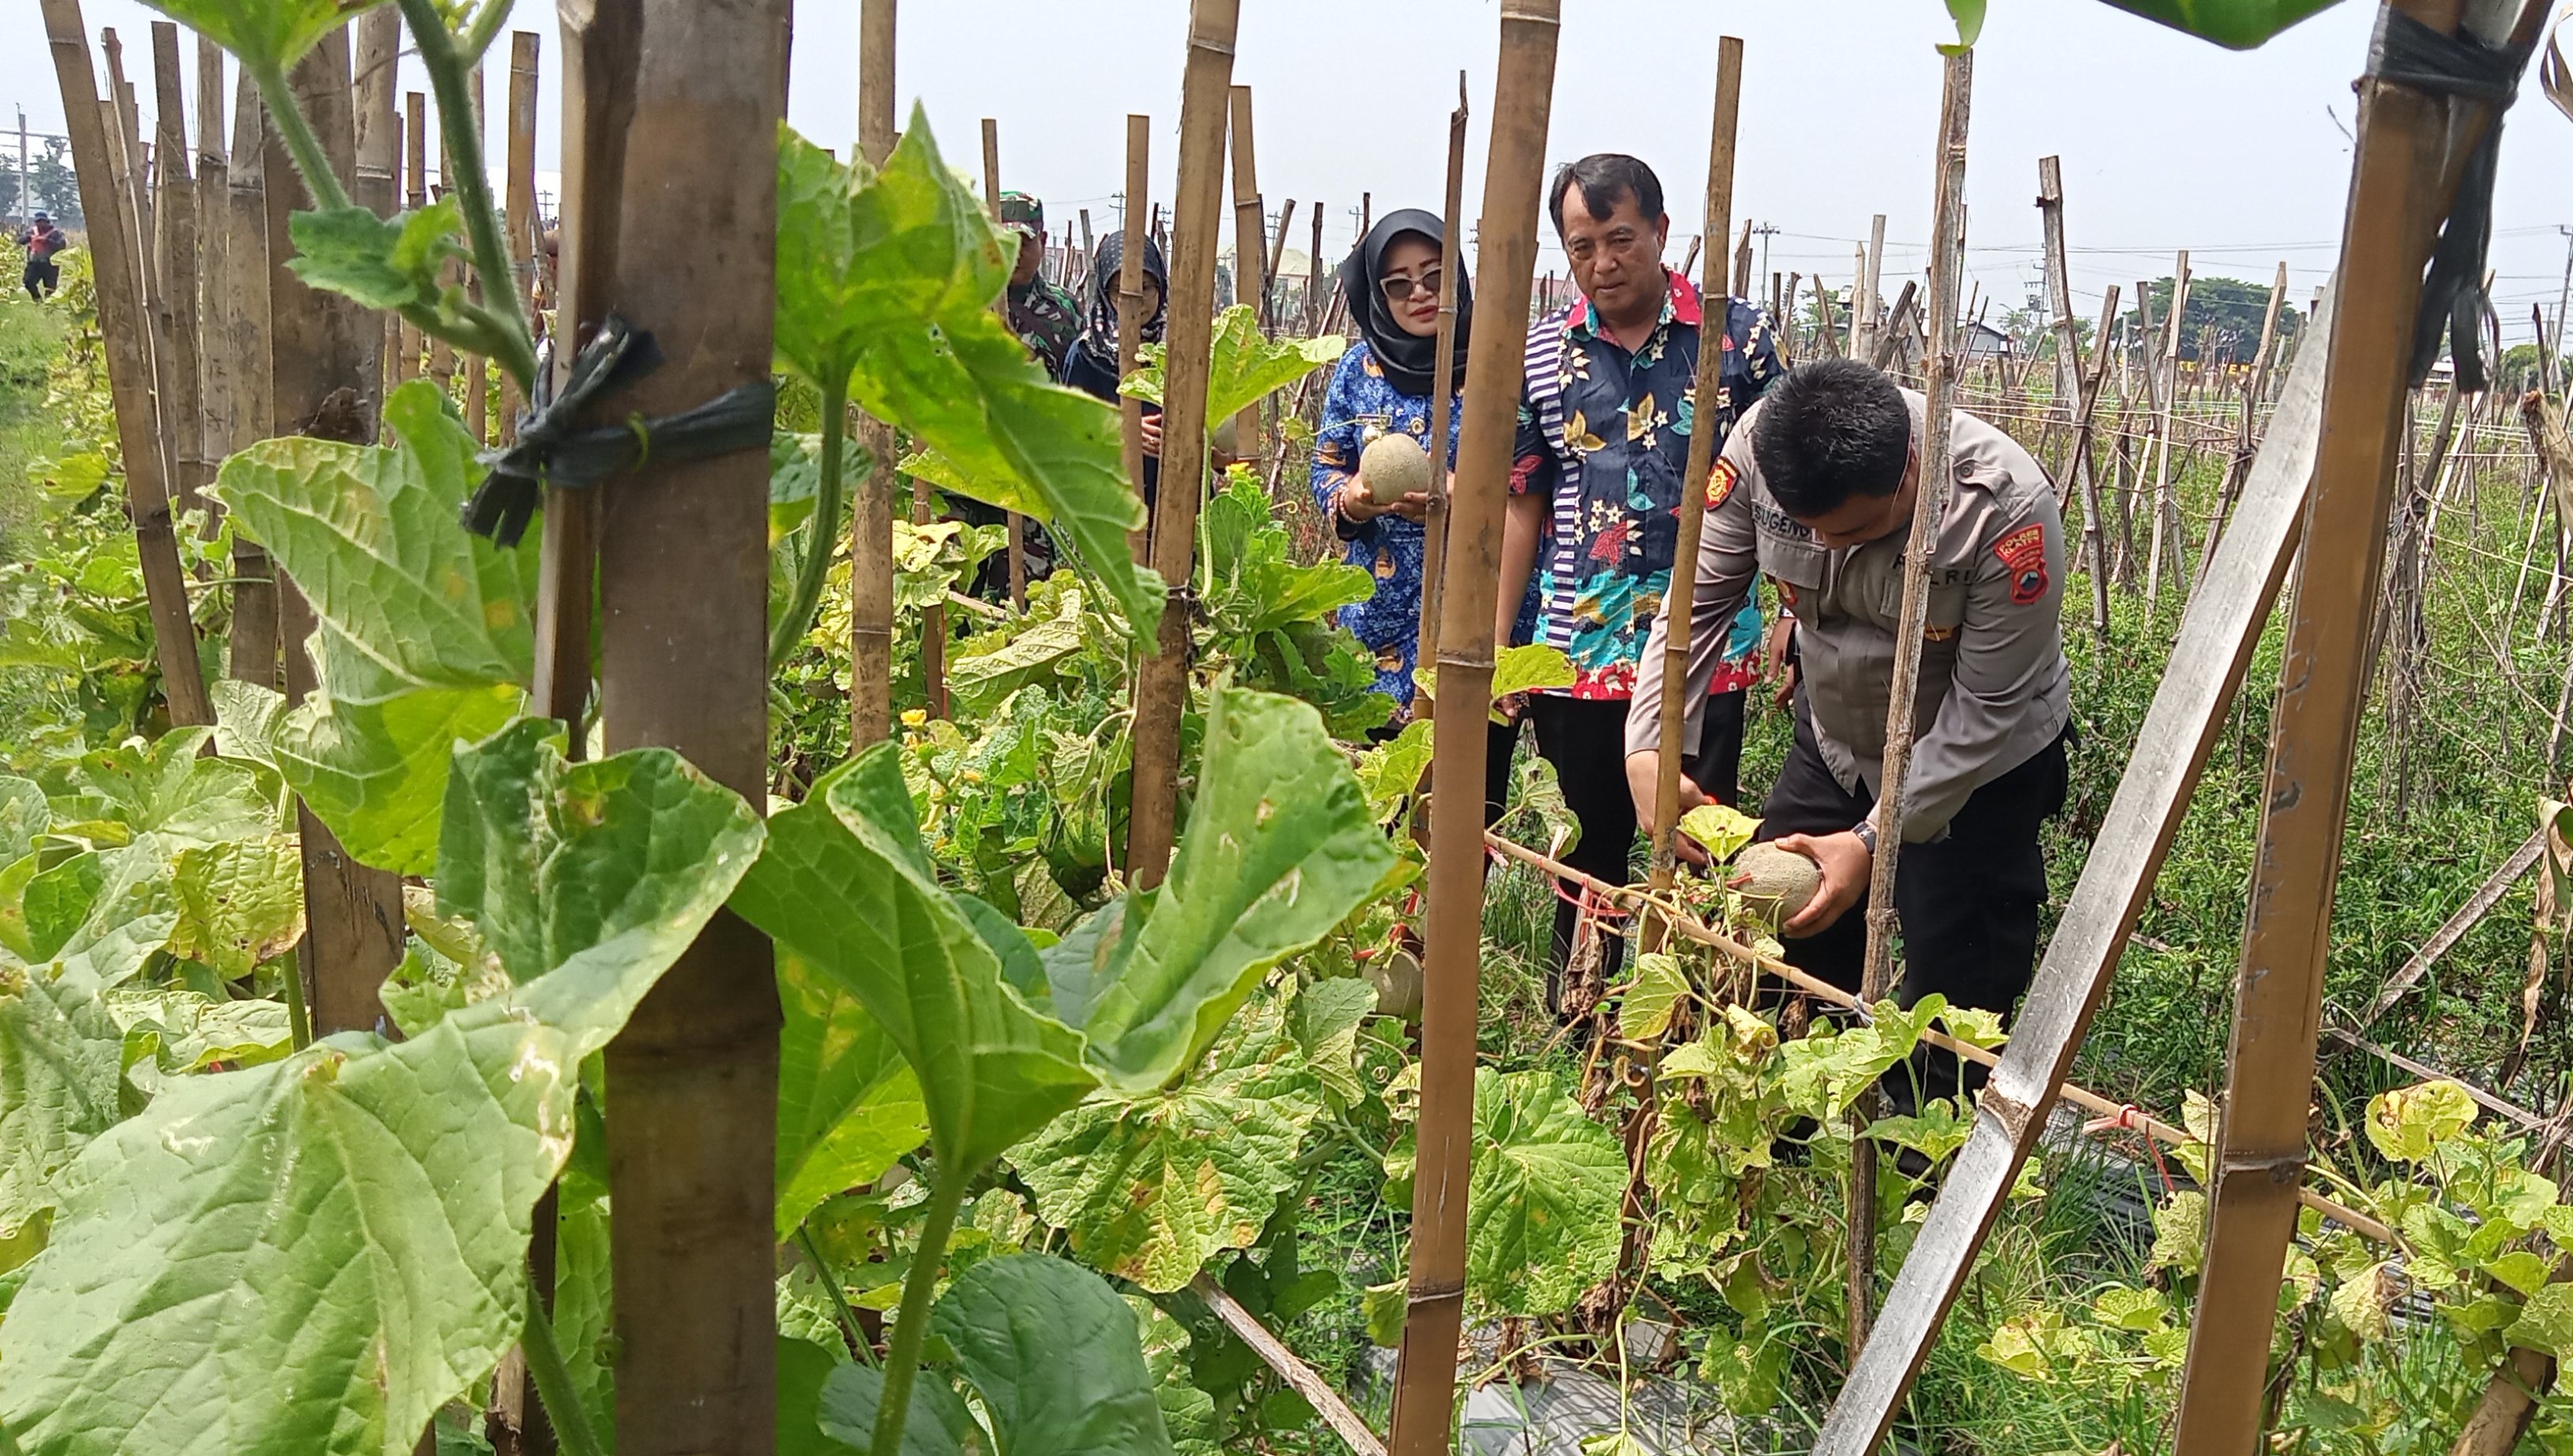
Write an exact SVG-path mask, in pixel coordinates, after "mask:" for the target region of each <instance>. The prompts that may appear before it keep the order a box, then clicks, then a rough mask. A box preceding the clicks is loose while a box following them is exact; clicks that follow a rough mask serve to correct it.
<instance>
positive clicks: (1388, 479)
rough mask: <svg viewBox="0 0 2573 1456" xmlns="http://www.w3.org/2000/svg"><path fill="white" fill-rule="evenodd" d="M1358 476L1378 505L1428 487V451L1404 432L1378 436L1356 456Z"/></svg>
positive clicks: (1387, 503)
mask: <svg viewBox="0 0 2573 1456" xmlns="http://www.w3.org/2000/svg"><path fill="white" fill-rule="evenodd" d="M1358 478H1359V479H1361V480H1364V481H1365V482H1366V486H1367V493H1368V494H1369V495H1372V496H1373V497H1375V503H1376V504H1378V505H1391V504H1393V503H1394V502H1395V501H1397V500H1400V499H1401V498H1402V497H1404V496H1406V495H1409V494H1411V493H1413V492H1415V491H1426V490H1427V489H1428V488H1429V452H1428V451H1427V450H1424V449H1422V448H1421V447H1420V441H1418V440H1416V439H1413V438H1412V437H1411V436H1410V435H1407V434H1387V435H1380V436H1378V437H1377V438H1376V440H1375V442H1374V443H1373V444H1370V445H1368V446H1367V447H1366V453H1365V454H1363V455H1360V456H1358Z"/></svg>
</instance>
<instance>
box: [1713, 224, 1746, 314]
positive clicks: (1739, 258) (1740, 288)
mask: <svg viewBox="0 0 2573 1456" xmlns="http://www.w3.org/2000/svg"><path fill="white" fill-rule="evenodd" d="M1732 283H1733V287H1732V289H1731V290H1730V291H1729V293H1728V294H1720V295H1717V296H1716V297H1717V300H1718V302H1723V301H1725V300H1726V299H1727V298H1733V299H1748V298H1750V297H1751V224H1750V222H1749V221H1748V220H1745V221H1744V222H1743V224H1742V242H1741V244H1740V245H1739V246H1737V247H1736V248H1735V249H1734V250H1733V279H1732Z"/></svg>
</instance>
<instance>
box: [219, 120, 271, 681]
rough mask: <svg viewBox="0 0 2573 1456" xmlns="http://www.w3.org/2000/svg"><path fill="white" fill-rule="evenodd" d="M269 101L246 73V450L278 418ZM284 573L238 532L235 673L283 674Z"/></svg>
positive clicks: (240, 357) (227, 306)
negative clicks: (280, 585)
mask: <svg viewBox="0 0 2573 1456" xmlns="http://www.w3.org/2000/svg"><path fill="white" fill-rule="evenodd" d="M267 129H268V120H267V108H266V104H265V103H264V102H262V101H261V100H260V95H259V86H258V83H256V82H254V81H253V80H252V79H251V77H250V75H249V73H248V72H244V73H242V75H241V77H240V81H239V85H238V89H237V90H236V91H235V93H234V96H233V146H232V160H231V164H230V168H229V172H228V174H227V176H226V178H225V181H226V184H227V187H226V196H225V198H224V271H225V277H226V286H225V289H224V297H223V299H222V301H221V307H222V309H223V311H224V317H225V330H224V356H225V363H224V368H223V373H224V374H225V375H226V376H227V389H228V392H229V395H230V407H229V411H228V415H227V418H226V421H225V440H224V444H225V449H226V451H227V452H228V453H229V452H230V451H232V450H239V449H247V448H249V447H250V446H251V445H252V444H255V443H257V442H258V441H259V440H261V439H263V438H265V437H266V436H267V434H268V429H269V423H270V421H271V420H272V419H274V418H275V417H276V409H275V405H274V403H273V402H272V401H273V398H274V393H275V370H274V366H273V364H272V361H271V355H272V353H273V351H272V349H271V348H270V342H269V341H270V332H269V307H268V280H269V270H270V265H269V260H268V184H267V178H268V153H267V148H266V146H265V144H264V142H263V138H264V137H265V136H266V134H267ZM277 611H278V604H277V575H276V570H275V568H274V566H272V565H271V563H270V561H269V557H268V551H267V550H266V548H264V547H262V546H260V545H259V544H258V543H257V542H255V541H250V540H246V539H244V538H243V537H241V536H239V535H236V536H234V537H233V627H232V641H231V643H230V646H229V650H230V660H229V663H228V665H227V668H226V672H227V674H228V675H229V676H231V677H234V678H238V679H240V680H241V681H243V682H255V683H257V684H259V685H260V686H261V687H264V688H272V689H273V688H276V687H278V686H280V680H279V676H278V634H279V624H278V614H277Z"/></svg>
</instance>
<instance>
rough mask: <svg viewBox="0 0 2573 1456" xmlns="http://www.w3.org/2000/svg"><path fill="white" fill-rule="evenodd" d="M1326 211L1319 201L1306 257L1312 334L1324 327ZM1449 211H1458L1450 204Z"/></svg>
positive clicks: (1306, 319)
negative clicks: (1323, 222)
mask: <svg viewBox="0 0 2573 1456" xmlns="http://www.w3.org/2000/svg"><path fill="white" fill-rule="evenodd" d="M1325 211H1326V210H1325V209H1324V208H1323V206H1322V204H1321V202H1320V201H1319V200H1318V199H1317V200H1316V201H1315V202H1314V204H1313V246H1312V248H1311V250H1310V251H1308V252H1307V253H1306V254H1305V255H1304V333H1306V334H1308V335H1309V334H1312V333H1314V332H1316V331H1318V330H1319V329H1320V328H1321V327H1322V215H1323V213H1324V212H1325ZM1447 211H1448V212H1450V213H1453V212H1455V211H1456V205H1455V204H1454V203H1452V202H1451V203H1449V204H1448V205H1447Z"/></svg>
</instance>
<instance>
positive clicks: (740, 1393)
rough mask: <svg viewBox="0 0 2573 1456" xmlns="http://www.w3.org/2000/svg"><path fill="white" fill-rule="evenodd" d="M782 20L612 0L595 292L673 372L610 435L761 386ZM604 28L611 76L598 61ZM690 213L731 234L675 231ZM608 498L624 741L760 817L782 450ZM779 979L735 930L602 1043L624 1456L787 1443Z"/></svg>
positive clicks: (603, 704) (629, 483) (744, 456)
mask: <svg viewBox="0 0 2573 1456" xmlns="http://www.w3.org/2000/svg"><path fill="white" fill-rule="evenodd" d="M787 16H788V0H757V3H746V4H738V5H728V6H722V7H713V6H706V5H703V4H700V3H698V0H600V3H599V4H598V6H597V19H596V20H594V21H593V22H592V25H591V32H592V36H593V39H592V40H591V41H590V42H589V44H590V45H591V47H592V49H593V58H592V64H591V65H588V66H585V67H584V77H585V84H587V85H590V86H597V85H600V84H602V83H604V84H607V85H609V86H611V87H612V88H613V91H614V96H615V98H616V103H617V104H622V103H624V102H626V101H628V100H630V106H631V109H630V112H628V113H627V116H626V122H625V125H624V126H623V127H622V128H621V137H620V138H618V139H616V140H617V141H619V142H620V143H621V146H622V149H623V159H631V161H630V165H618V166H617V168H616V173H617V175H616V177H615V179H614V190H613V192H612V194H608V191H607V190H608V186H609V183H608V180H607V179H605V178H592V179H585V181H584V184H583V191H584V193H585V194H586V195H587V196H589V197H598V196H601V195H611V196H612V198H613V202H612V206H613V208H614V210H615V213H616V222H615V225H614V226H615V228H616V239H615V244H614V255H613V262H612V264H610V265H608V266H606V267H604V268H601V269H599V270H597V271H596V272H595V273H593V274H592V275H591V276H590V278H589V279H588V281H586V282H583V283H582V284H581V288H582V290H583V294H584V297H585V298H586V299H591V300H599V301H606V302H610V303H612V304H613V305H614V307H615V308H616V309H617V311H618V312H619V313H621V314H623V315H625V316H626V317H628V318H630V319H631V320H632V321H633V323H634V325H635V326H636V327H637V328H640V329H646V330H649V331H651V332H652V333H653V334H654V335H655V336H657V337H658V338H660V339H661V340H663V341H665V342H667V343H668V344H669V345H670V346H671V347H670V348H669V350H668V361H667V363H665V364H663V365H662V366H661V367H660V368H659V369H657V370H655V371H654V372H652V373H650V374H648V375H645V376H644V377H643V378H641V379H639V380H636V381H635V382H634V383H633V384H632V385H631V386H629V387H627V388H624V389H621V390H619V391H618V392H617V393H616V394H615V395H613V396H611V397H610V398H608V399H606V400H604V401H602V403H601V405H600V407H599V409H598V411H597V413H598V415H599V416H600V417H602V418H605V419H615V418H622V417H624V416H625V415H626V414H627V413H628V412H629V411H639V412H641V413H643V414H645V415H659V414H667V413H673V412H676V411H678V410H681V409H686V408H690V407H693V406H696V405H699V404H702V403H704V402H705V401H707V400H709V399H712V398H715V397H717V396H719V395H721V394H722V393H723V392H724V391H726V390H729V389H732V388H735V387H738V386H740V385H743V384H746V383H750V382H753V381H756V380H762V379H765V378H767V377H768V373H769V368H770V365H771V361H772V358H773V355H772V345H773V340H772V336H771V317H772V314H773V312H774V306H775V291H776V257H775V252H774V248H773V243H772V240H773V239H774V237H775V228H776V216H777V128H778V125H779V123H780V122H781V121H782V120H783V119H784V111H785V85H786V38H787V29H786V22H787ZM610 26H612V27H613V28H614V30H615V40H616V43H617V47H618V49H619V51H620V52H621V54H619V55H618V56H617V60H618V61H619V62H620V63H623V64H624V65H625V69H624V70H623V71H621V72H619V73H616V74H606V73H603V72H602V70H601V69H599V68H597V67H596V65H595V61H596V60H597V56H596V47H597V46H598V44H599V41H598V40H597V39H596V37H598V36H599V33H600V32H601V31H602V30H603V29H606V28H608V27H610ZM571 48H573V49H579V48H580V43H579V42H574V43H573V44H572V47H571ZM628 77H630V78H631V79H630V80H629V79H628ZM583 104H584V105H586V104H587V103H586V102H584V103H583ZM710 116H712V117H721V118H722V119H723V125H720V126H709V125H707V123H706V119H707V118H708V117H710ZM608 140H609V139H607V138H604V137H602V136H598V135H592V136H590V137H589V138H588V141H589V142H590V143H591V144H592V146H593V147H599V146H600V144H601V143H603V142H607V141H608ZM600 150H602V151H605V152H608V153H609V154H610V155H612V154H613V149H612V148H603V147H602V148H600ZM623 159H619V160H620V164H621V163H622V162H623ZM586 160H587V162H588V163H590V164H592V165H595V164H597V163H599V162H600V161H601V158H600V157H599V156H596V155H593V156H592V157H590V158H588V159H586ZM674 197H683V198H688V199H691V200H692V203H693V205H695V206H697V207H700V208H702V209H703V210H705V211H706V212H707V213H709V214H710V215H712V216H715V217H720V218H723V219H725V220H727V223H728V226H726V227H724V228H722V229H718V230H714V231H712V232H711V233H710V232H708V231H707V230H702V229H697V228H687V227H674V226H672V219H671V217H670V200H671V199H672V198H674ZM580 266H581V267H583V268H587V267H588V265H586V264H583V265H580ZM603 488H606V489H610V490H613V491H614V492H615V498H614V502H613V507H612V508H611V509H607V510H603V511H601V512H600V517H599V536H598V581H599V605H600V612H601V617H600V621H601V626H602V633H601V639H600V641H601V658H600V661H601V672H600V679H601V690H600V702H599V709H600V714H601V717H602V720H603V721H604V724H605V728H606V746H607V748H608V750H609V751H610V752H619V751H623V750H625V749H629V748H639V747H644V746H655V747H667V748H671V749H675V750H677V751H678V752H679V753H681V754H683V755H685V756H686V758H687V760H688V762H689V763H691V764H693V765H695V766H696V767H697V768H698V769H699V770H701V771H703V772H704V773H705V774H706V775H707V776H708V777H709V778H711V779H713V780H714V781H715V782H717V783H719V784H722V785H724V786H725V787H727V788H729V789H731V790H732V791H733V792H735V793H737V794H739V795H741V796H742V797H743V799H745V800H746V801H748V802H749V803H750V804H752V805H753V806H759V805H762V804H764V803H765V802H766V800H767V793H766V790H767V781H768V671H767V661H768V653H767V643H768V518H767V510H768V459H767V453H766V451H765V450H745V451H741V452H737V453H734V454H729V455H724V456H721V457H718V458H714V459H708V460H700V461H695V462H688V463H676V462H664V461H662V460H661V459H659V458H657V457H656V458H654V459H652V460H649V461H646V462H645V463H644V464H643V465H642V466H640V467H639V468H638V469H637V470H635V471H634V472H633V473H632V474H630V475H622V476H619V477H617V478H616V480H615V481H613V482H612V483H611V484H609V485H607V486H605V487H603ZM772 963H773V954H772V952H771V949H770V946H769V943H768V939H767V938H766V937H765V936H762V935H760V934H759V933H758V932H756V931H754V930H752V929H751V928H750V927H749V926H748V925H747V924H745V923H744V922H742V921H741V920H740V919H738V918H737V917H735V916H733V915H731V914H729V913H724V914H718V915H717V916H716V917H715V918H714V920H713V921H711V922H710V923H709V924H708V925H707V926H706V928H705V930H704V931H702V932H701V933H699V935H698V937H697V940H696V943H695V944H694V945H693V946H691V947H690V948H689V949H688V951H687V952H686V953H685V954H683V955H682V956H681V957H680V958H679V960H678V962H677V964H675V965H673V966H672V967H671V968H670V970H669V971H668V973H667V974H665V975H664V976H663V977H662V978H661V980H660V982H659V984H657V985H656V986H654V987H653V989H652V992H651V994H650V995H649V996H647V997H646V998H644V1001H643V1003H642V1005H641V1006H640V1007H638V1008H636V1010H635V1012H634V1015H633V1018H632V1020H630V1021H629V1022H627V1023H626V1026H625V1029H624V1031H623V1032H622V1033H621V1034H619V1036H618V1037H617V1039H616V1040H615V1042H613V1043H612V1044H610V1045H609V1047H608V1049H607V1054H606V1055H607V1076H608V1080H609V1082H610V1083H611V1084H612V1085H613V1086H614V1087H615V1089H616V1092H615V1096H616V1106H617V1113H616V1116H615V1117H614V1119H613V1120H612V1121H611V1122H610V1124H609V1126H608V1131H607V1141H608V1169H609V1171H608V1180H609V1186H610V1188H611V1191H612V1195H613V1197H614V1199H615V1207H616V1218H615V1224H614V1227H613V1229H612V1231H611V1238H612V1240H613V1244H612V1266H613V1272H614V1274H615V1278H616V1283H617V1286H618V1287H620V1288H626V1289H636V1290H644V1291H648V1292H647V1294H646V1295H645V1297H644V1298H641V1299H638V1300H626V1301H620V1302H619V1303H618V1306H617V1314H616V1336H617V1340H618V1352H617V1357H616V1445H617V1450H618V1452H619V1453H620V1456H679V1453H697V1452H710V1451H768V1450H771V1449H774V1446H775V1443H776V1439H777V1433H776V1413H777V1385H776V1365H775V1357H776V1320H777V1295H776V1281H777V1261H776V1260H777V1255H776V1243H775V1239H776V1233H775V1231H774V1228H773V1226H772V1224H773V1220H774V1218H775V1203H774V1199H775V1186H776V1148H775V1139H776V1127H777V1036H778V1028H779V1025H780V1020H781V1019H780V1016H779V1011H778V1003H777V992H776V978H775V968H774V965H773V964H772Z"/></svg>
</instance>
